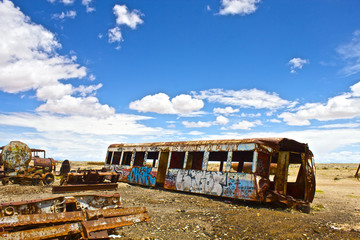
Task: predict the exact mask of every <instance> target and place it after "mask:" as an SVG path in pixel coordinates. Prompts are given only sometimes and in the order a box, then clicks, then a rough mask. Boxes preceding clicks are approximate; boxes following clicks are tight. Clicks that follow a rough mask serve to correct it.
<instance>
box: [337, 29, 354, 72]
mask: <svg viewBox="0 0 360 240" xmlns="http://www.w3.org/2000/svg"><path fill="white" fill-rule="evenodd" d="M336 51H337V53H338V54H339V55H340V56H341V57H342V58H343V59H344V61H345V62H346V66H345V67H344V68H343V69H342V70H341V72H342V73H343V74H345V75H346V76H350V75H353V74H356V73H359V72H360V30H357V31H355V32H354V33H353V38H352V40H351V42H349V43H346V44H343V45H341V46H339V47H338V48H337V49H336Z"/></svg>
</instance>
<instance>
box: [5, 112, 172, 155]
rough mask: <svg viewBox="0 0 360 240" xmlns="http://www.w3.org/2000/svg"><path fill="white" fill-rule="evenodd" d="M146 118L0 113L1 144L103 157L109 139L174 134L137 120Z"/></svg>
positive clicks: (115, 141) (132, 116)
mask: <svg viewBox="0 0 360 240" xmlns="http://www.w3.org/2000/svg"><path fill="white" fill-rule="evenodd" d="M148 119H150V118H149V117H145V116H135V115H128V114H115V115H112V116H109V117H106V118H98V117H88V116H59V115H50V114H47V113H39V114H30V113H25V112H24V113H13V114H0V123H1V125H0V139H1V144H2V145H5V144H7V143H8V142H9V141H12V140H14V139H16V140H20V141H22V142H25V143H27V144H29V146H30V147H35V148H44V149H46V151H47V156H50V157H53V158H55V159H56V160H64V159H69V160H70V161H103V160H104V159H105V154H106V149H107V147H108V146H109V144H111V143H121V142H127V141H129V140H128V138H133V137H139V136H144V137H147V136H157V137H159V138H162V139H164V138H166V137H169V136H174V135H177V131H175V130H171V131H170V130H166V129H163V128H151V127H147V126H145V125H143V124H139V123H138V121H144V120H148ZM9 126H14V127H26V128H27V129H26V130H25V131H24V130H23V131H21V132H20V133H16V131H14V130H13V128H12V130H11V131H7V129H9ZM30 144H31V145H30Z"/></svg>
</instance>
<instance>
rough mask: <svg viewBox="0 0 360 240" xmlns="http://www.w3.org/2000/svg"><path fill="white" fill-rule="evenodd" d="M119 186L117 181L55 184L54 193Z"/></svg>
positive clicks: (106, 188)
mask: <svg viewBox="0 0 360 240" xmlns="http://www.w3.org/2000/svg"><path fill="white" fill-rule="evenodd" d="M117 187H118V185H117V183H100V184H76V185H75V184H74V185H61V186H53V187H52V192H53V193H64V192H78V191H87V190H114V189H116V188H117Z"/></svg>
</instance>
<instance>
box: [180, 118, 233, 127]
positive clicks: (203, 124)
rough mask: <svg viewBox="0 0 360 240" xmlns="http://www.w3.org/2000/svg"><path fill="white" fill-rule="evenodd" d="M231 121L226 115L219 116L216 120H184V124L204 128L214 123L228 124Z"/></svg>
mask: <svg viewBox="0 0 360 240" xmlns="http://www.w3.org/2000/svg"><path fill="white" fill-rule="evenodd" d="M228 123H229V119H228V118H226V117H224V116H218V117H217V118H216V120H215V121H209V122H203V121H198V122H189V121H183V122H182V124H183V125H184V126H185V127H187V128H203V127H211V126H213V125H226V124H228Z"/></svg>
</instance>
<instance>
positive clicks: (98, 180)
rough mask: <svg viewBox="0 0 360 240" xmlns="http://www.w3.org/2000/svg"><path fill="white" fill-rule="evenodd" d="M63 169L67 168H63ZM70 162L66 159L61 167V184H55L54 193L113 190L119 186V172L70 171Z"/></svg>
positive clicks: (104, 170)
mask: <svg viewBox="0 0 360 240" xmlns="http://www.w3.org/2000/svg"><path fill="white" fill-rule="evenodd" d="M63 169H66V171H65V170H63ZM70 169H71V168H70V162H69V161H68V160H65V161H64V162H63V164H62V166H61V169H60V175H61V180H60V186H53V188H52V191H53V193H62V192H75V191H84V190H112V189H116V188H117V181H118V180H119V174H117V173H115V172H111V171H108V170H106V169H102V170H80V169H78V170H77V171H70Z"/></svg>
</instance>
